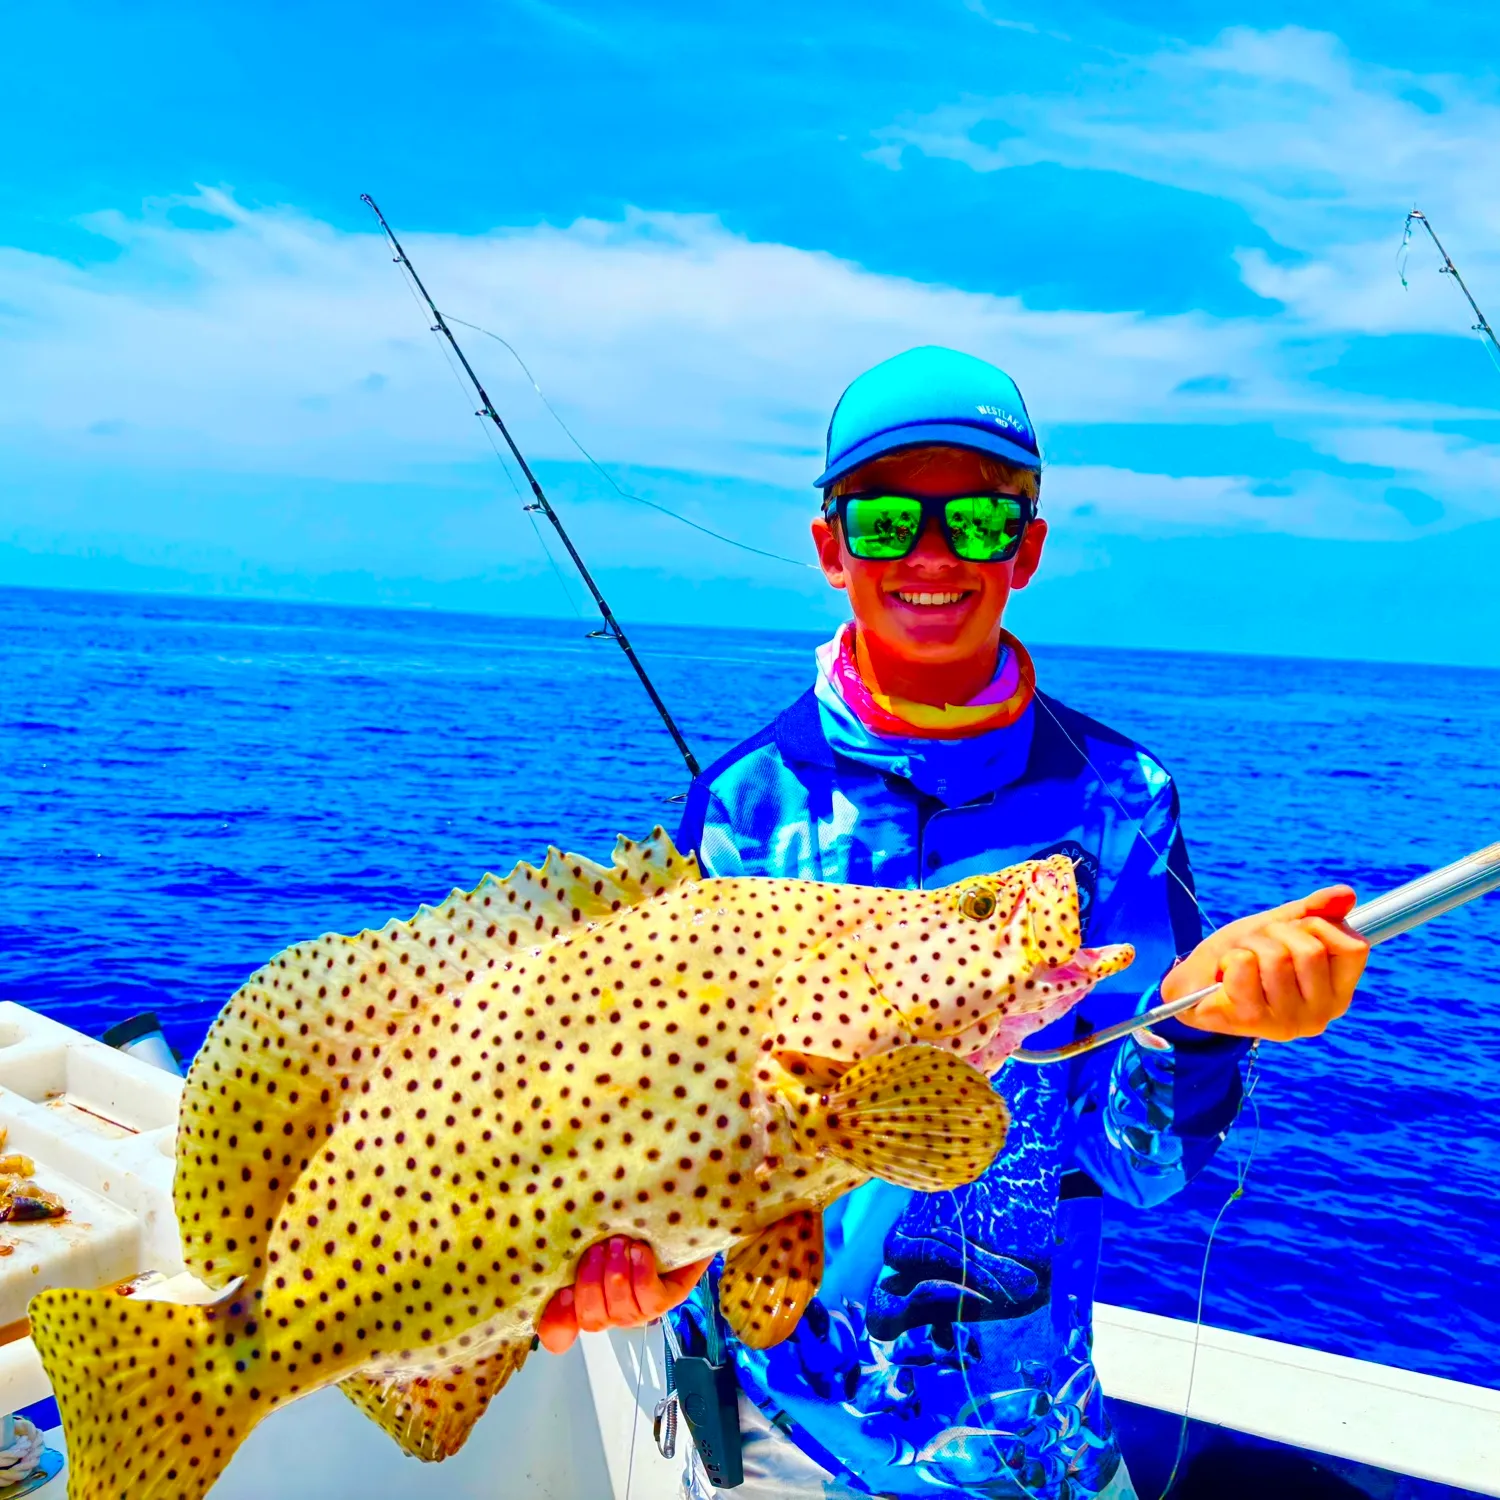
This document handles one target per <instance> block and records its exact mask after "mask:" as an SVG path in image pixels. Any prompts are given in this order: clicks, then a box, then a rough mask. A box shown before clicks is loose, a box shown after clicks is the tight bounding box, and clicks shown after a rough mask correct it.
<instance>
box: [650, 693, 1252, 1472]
mask: <svg viewBox="0 0 1500 1500" xmlns="http://www.w3.org/2000/svg"><path fill="white" fill-rule="evenodd" d="M678 842H679V847H680V848H682V849H684V850H686V849H694V850H696V851H697V854H698V857H699V860H700V861H701V863H702V866H703V868H704V870H705V872H706V873H708V874H711V875H722V876H730V875H769V876H787V877H794V878H797V879H803V880H827V881H840V882H850V883H854V884H861V885H884V886H894V887H906V888H911V887H924V886H926V887H935V886H943V885H948V884H950V883H952V882H953V881H956V880H961V879H963V878H965V877H967V876H971V875H975V874H979V873H981V872H986V871H995V870H999V869H1001V868H1003V867H1004V866H1006V865H1010V864H1014V863H1016V862H1017V861H1020V860H1025V859H1032V858H1037V857H1040V856H1043V855H1047V854H1054V853H1063V854H1066V855H1068V856H1070V857H1071V858H1072V859H1073V860H1074V861H1075V862H1076V866H1077V870H1078V883H1079V902H1080V908H1081V915H1082V918H1083V931H1084V941H1085V943H1086V944H1088V945H1090V946H1100V945H1103V944H1106V943H1117V942H1130V943H1133V944H1134V945H1135V948H1136V952H1137V957H1136V961H1135V964H1134V966H1133V967H1132V968H1130V969H1128V970H1126V971H1125V972H1124V973H1123V974H1119V975H1114V976H1112V977H1110V978H1109V979H1106V980H1104V981H1103V982H1102V983H1101V984H1100V985H1099V986H1098V987H1097V988H1096V989H1095V990H1094V991H1093V992H1092V993H1091V994H1090V995H1089V996H1088V997H1087V998H1086V999H1085V1000H1084V1001H1083V1002H1081V1003H1080V1004H1079V1005H1078V1006H1076V1007H1075V1008H1074V1009H1073V1010H1072V1011H1070V1012H1069V1013H1068V1014H1067V1015H1066V1016H1064V1017H1062V1018H1061V1019H1059V1020H1058V1021H1056V1022H1054V1023H1053V1024H1052V1025H1051V1026H1049V1027H1047V1028H1046V1029H1045V1030H1043V1031H1040V1032H1038V1033H1036V1034H1035V1036H1034V1037H1033V1038H1032V1039H1031V1041H1030V1045H1031V1046H1035V1047H1045V1046H1057V1045H1060V1044H1061V1043H1064V1042H1067V1041H1070V1040H1072V1039H1073V1038H1074V1037H1075V1036H1078V1035H1081V1034H1083V1033H1085V1032H1087V1031H1091V1030H1094V1029H1096V1028H1098V1027H1100V1026H1104V1025H1108V1024H1109V1023H1111V1022H1114V1021H1118V1020H1121V1019H1123V1018H1124V1017H1126V1016H1130V1015H1135V1014H1137V1013H1138V1012H1139V1011H1140V1010H1141V1009H1142V1008H1144V1006H1145V1005H1146V1004H1147V1003H1149V1002H1150V1001H1151V1000H1152V999H1154V998H1155V989H1156V984H1157V982H1158V981H1159V980H1160V979H1161V977H1162V976H1163V975H1164V974H1165V973H1166V972H1167V970H1168V969H1169V968H1170V967H1171V966H1172V964H1173V962H1174V960H1175V959H1177V958H1178V957H1180V956H1182V955H1184V954H1186V953H1188V952H1190V951H1191V950H1192V949H1193V948H1194V947H1195V946H1196V945H1197V943H1198V941H1199V938H1200V936H1201V926H1200V921H1199V914H1198V909H1197V906H1196V903H1195V901H1194V899H1193V894H1192V875H1191V872H1190V871H1189V868H1188V860H1187V853H1186V850H1185V847H1184V844H1183V839H1182V834H1181V831H1180V829H1179V827H1178V804H1177V792H1176V789H1175V787H1174V786H1173V784H1172V780H1171V778H1170V776H1168V774H1167V773H1166V771H1165V770H1163V769H1162V767H1161V765H1160V764H1159V763H1158V762H1157V761H1156V760H1155V759H1154V758H1153V757H1152V756H1150V755H1148V754H1147V753H1146V752H1145V751H1144V750H1142V749H1141V748H1140V747H1139V746H1138V745H1135V744H1133V743H1132V742H1131V741H1130V740H1128V739H1126V738H1124V737H1123V736H1121V735H1118V734H1115V733H1114V732H1113V731H1111V730H1109V729H1106V728H1105V727H1104V726H1103V725H1101V724H1098V723H1095V722H1094V721H1093V720H1091V719H1088V718H1085V717H1084V716H1083V715H1082V714H1078V713H1075V712H1073V711H1072V710H1071V709H1068V708H1066V707H1064V706H1063V705H1062V704H1060V703H1057V702H1055V701H1054V700H1052V699H1050V698H1047V697H1044V696H1043V695H1042V694H1040V693H1038V694H1037V695H1036V698H1035V699H1034V700H1033V703H1032V705H1031V706H1030V707H1029V708H1028V709H1027V710H1026V712H1025V713H1024V714H1023V715H1022V717H1021V718H1020V719H1019V720H1018V721H1017V722H1016V723H1014V724H1013V725H1011V726H1009V727H1008V728H1005V729H998V730H992V731H989V732H987V733H985V734H980V735H975V736H972V737H969V738H965V739H954V740H923V739H910V740H907V739H890V738H885V737H883V736H879V735H876V734H874V733H873V732H872V731H870V730H869V729H867V728H865V726H864V725H863V724H862V723H861V722H860V721H859V720H858V719H857V718H855V717H854V715H853V714H851V713H850V712H849V710H848V709H847V708H846V707H845V706H844V705H843V703H842V700H840V699H839V698H838V696H837V694H836V693H835V692H834V691H833V690H832V689H831V687H830V686H829V685H828V683H827V682H826V681H822V680H820V683H819V685H818V687H817V688H815V689H813V690H810V691H809V692H807V693H806V694H804V695H803V696H802V697H801V698H800V699H798V700H797V702H796V703H794V704H793V705H792V706H791V707H790V708H789V709H787V710H786V711H785V712H784V713H782V714H781V715H780V716H779V717H778V718H777V719H776V720H775V721H774V722H773V723H772V724H770V725H769V726H767V728H766V729H764V730H763V731H762V732H761V733H759V734H757V735H755V736H754V737H753V738H752V739H749V740H747V741H746V742H745V743H744V744H742V745H740V746H739V747H738V748H736V749H735V750H732V751H731V752H730V753H729V754H728V755H726V756H724V757H723V759H721V760H719V761H718V762H717V763H715V764H714V765H712V766H710V767H709V768H708V769H707V770H706V771H705V772H704V773H703V774H702V775H701V776H700V777H699V778H698V779H697V780H696V781H695V782H694V783H693V787H692V790H691V791H690V793H689V795H688V800H687V805H686V809H685V813H684V817H683V822H682V828H681V831H680V834H679V840H678ZM1157 1035H1158V1036H1160V1037H1161V1038H1162V1039H1163V1040H1165V1041H1167V1042H1169V1043H1170V1047H1169V1049H1168V1050H1164V1051H1154V1050H1151V1049H1148V1048H1145V1047H1142V1046H1140V1045H1139V1044H1138V1043H1137V1042H1135V1041H1134V1039H1130V1040H1127V1041H1125V1042H1123V1043H1122V1044H1119V1045H1117V1046H1114V1047H1110V1048H1104V1049H1101V1050H1100V1051H1098V1052H1094V1053H1090V1054H1087V1055H1086V1056H1084V1057H1081V1058H1078V1059H1075V1060H1073V1061H1071V1062H1068V1063H1059V1064H1053V1065H1050V1066H1045V1067H1036V1066H1032V1065H1028V1064H1023V1063H1014V1062H1012V1063H1007V1064H1006V1065H1005V1066H1004V1067H1003V1068H1002V1069H1001V1071H1000V1072H999V1074H998V1075H997V1077H996V1079H995V1088H996V1089H997V1090H998V1091H999V1093H1000V1094H1002V1095H1003V1096H1004V1098H1005V1100H1006V1103H1007V1104H1008V1106H1009V1109H1010V1114H1011V1126H1010V1133H1009V1136H1008V1139H1007V1141H1006V1145H1005V1149H1004V1150H1003V1151H1002V1152H1001V1154H1000V1156H999V1157H998V1158H997V1160H996V1161H995V1163H994V1164H993V1166H992V1167H991V1168H990V1169H989V1171H988V1172H986V1173H985V1175H984V1176H983V1177H981V1178H980V1179H979V1180H978V1181H977V1182H974V1183H971V1184H970V1185H969V1186H967V1187H963V1188H959V1189H957V1190H955V1191H952V1192H939V1193H921V1192H915V1191H913V1190H911V1189H908V1188H900V1187H894V1186H892V1185H891V1184H889V1183H885V1182H880V1181H872V1182H869V1183H867V1184H865V1185H864V1186H863V1187H860V1188H858V1189H856V1190H855V1191H854V1192H852V1193H849V1194H847V1195H846V1196H845V1197H843V1198H841V1199H839V1200H838V1201H837V1202H835V1203H834V1204H832V1205H831V1206H830V1207H829V1208H828V1209H827V1210H826V1211H825V1213H824V1216H823V1223H824V1235H825V1241H826V1263H825V1269H824V1274H823V1280H822V1284H821V1286H820V1288H819V1290H818V1294H817V1296H816V1297H815V1298H814V1299H813V1301H812V1302H811V1303H810V1304H809V1306H808V1309H807V1311H806V1313H805V1314H804V1316H803V1318H802V1321H801V1323H800V1324H799V1325H798V1327H797V1329H796V1331H795V1332H794V1333H793V1334H792V1336H791V1337H790V1338H788V1339H787V1340H786V1341H785V1342H784V1343H782V1344H779V1345H778V1346H777V1347H775V1348H774V1349H769V1350H753V1349H747V1348H745V1347H744V1346H743V1345H740V1344H738V1342H737V1341H734V1340H733V1339H732V1337H731V1339H730V1346H731V1348H732V1349H733V1354H734V1359H735V1363H736V1366H737V1372H738V1376H739V1380H740V1385H741V1388H742V1389H743V1390H744V1392H745V1393H746V1394H747V1395H748V1396H749V1397H750V1399H752V1400H753V1401H754V1402H755V1403H756V1405H757V1406H758V1407H759V1408H760V1409H761V1410H762V1411H763V1412H764V1413H765V1414H766V1416H767V1417H768V1418H769V1419H770V1420H771V1421H772V1422H773V1424H774V1425H775V1426H776V1427H777V1428H779V1429H780V1431H781V1432H783V1433H784V1434H785V1435H786V1436H787V1438H788V1439H789V1440H790V1441H792V1442H794V1443H795V1444H796V1445H797V1446H798V1447H799V1448H801V1449H802V1450H803V1451H804V1452H805V1453H806V1454H807V1455H808V1456H809V1457H810V1458H812V1459H814V1460H815V1461H816V1462H817V1463H819V1464H821V1465H822V1466H823V1467H824V1468H826V1469H827V1470H828V1471H829V1472H830V1473H831V1474H833V1475H835V1476H838V1477H839V1478H841V1479H842V1480H843V1481H844V1482H845V1483H847V1484H848V1485H850V1486H851V1487H853V1488H855V1489H859V1490H866V1491H868V1492H870V1493H871V1494H875V1495H883V1496H899V1497H908V1496H910V1497H934V1496H940V1495H956V1494H962V1495H970V1496H984V1497H989V1500H1023V1497H1024V1500H1086V1497H1090V1496H1093V1495H1095V1494H1097V1493H1098V1491H1099V1490H1101V1489H1102V1488H1103V1487H1104V1486H1105V1485H1106V1484H1107V1483H1108V1482H1109V1480H1110V1478H1111V1477H1112V1476H1113V1474H1114V1473H1115V1471H1116V1469H1117V1468H1118V1466H1119V1464H1120V1455H1119V1450H1118V1447H1117V1446H1116V1443H1115V1439H1114V1436H1113V1434H1112V1431H1111V1428H1110V1424H1109V1421H1108V1418H1107V1416H1106V1414H1105V1411H1104V1404H1103V1399H1102V1395H1101V1392H1100V1389H1099V1382H1098V1379H1097V1377H1096V1376H1095V1373H1094V1368H1093V1362H1092V1353H1091V1350H1092V1308H1093V1298H1094V1283H1095V1279H1096V1275H1097V1270H1098V1262H1099V1243H1100V1234H1101V1221H1102V1207H1103V1205H1102V1202H1101V1198H1102V1195H1103V1194H1105V1193H1108V1194H1111V1195H1113V1196H1115V1197H1118V1198H1123V1199H1125V1200H1126V1201H1127V1202H1130V1203H1133V1204H1143V1205H1149V1204H1153V1203H1158V1202H1160V1201H1162V1200H1163V1199H1165V1198H1168V1197H1170V1196H1171V1195H1172V1194H1173V1193H1175V1192H1177V1191H1178V1190H1179V1189H1180V1188H1181V1187H1182V1186H1183V1185H1184V1184H1185V1183H1186V1182H1187V1181H1188V1179H1189V1178H1190V1177H1192V1176H1193V1174H1194V1173H1195V1172H1197V1171H1198V1170H1199V1169H1200V1168H1201V1167H1202V1166H1203V1165H1204V1163H1205V1162H1207V1160H1208V1159H1209V1157H1210V1156H1211V1155H1212V1154H1213V1152H1214V1151H1215V1150H1216V1149H1217V1148H1218V1146H1219V1143H1220V1142H1221V1141H1222V1140H1223V1138H1224V1135H1225V1134H1226V1133H1227V1131H1228V1128H1229V1126H1230V1124H1231V1123H1232V1121H1233V1120H1234V1117H1235V1114H1236V1113H1237V1111H1238V1108H1239V1103H1240V1092H1241V1080H1240V1070H1239V1064H1240V1059H1241V1058H1242V1057H1243V1055H1244V1054H1245V1052H1246V1050H1247V1047H1248V1044H1246V1043H1243V1042H1240V1041H1238V1040H1233V1039H1228V1038H1221V1037H1215V1036H1211V1035H1209V1034H1206V1033H1203V1032H1199V1031H1194V1030H1192V1029H1191V1028H1189V1027H1186V1026H1183V1025H1181V1024H1179V1023H1177V1022H1175V1021H1173V1022H1167V1023H1165V1024H1164V1025H1162V1026H1160V1027H1158V1028H1157ZM712 1282H713V1278H712V1276H711V1277H710V1278H709V1279H708V1281H707V1282H706V1283H705V1285H706V1286H707V1287H708V1288H709V1294H710V1295H712ZM706 1316H707V1315H706V1313H705V1310H704V1303H703V1302H701V1301H700V1300H699V1299H698V1298H697V1297H695V1298H694V1299H693V1300H691V1301H690V1302H688V1303H686V1304H684V1306H683V1308H681V1309H680V1310H679V1311H678V1313H677V1314H675V1315H674V1324H675V1326H676V1328H677V1331H678V1333H679V1336H680V1337H681V1338H683V1340H684V1342H685V1343H686V1344H688V1345H689V1346H690V1347H693V1348H698V1349H701V1348H702V1343H703V1338H704V1328H703V1321H704V1319H705V1317H706Z"/></svg>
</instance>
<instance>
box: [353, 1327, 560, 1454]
mask: <svg viewBox="0 0 1500 1500" xmlns="http://www.w3.org/2000/svg"><path fill="white" fill-rule="evenodd" d="M530 1352H531V1340H530V1339H529V1338H526V1339H516V1340H514V1341H512V1342H510V1343H506V1344H502V1345H500V1347H499V1348H498V1349H495V1350H493V1352H491V1353H489V1354H484V1355H480V1356H479V1357H478V1358H476V1359H472V1360H469V1361H466V1362H464V1363H462V1364H459V1363H455V1364H453V1365H452V1366H450V1367H449V1368H448V1369H446V1370H439V1371H432V1372H428V1373H425V1374H421V1375H396V1374H391V1375H351V1376H349V1377H348V1378H347V1379H345V1380H341V1381H340V1382H339V1389H340V1390H341V1391H342V1392H343V1393H344V1394H345V1395H346V1396H347V1397H348V1398H349V1399H350V1400H351V1401H352V1402H353V1403H354V1404H355V1405H356V1406H357V1407H359V1408H360V1410H361V1411H363V1412H364V1413H365V1414H366V1416H368V1417H369V1418H370V1420H371V1421H373V1422H375V1423H376V1424H377V1425H378V1426H380V1427H382V1428H384V1429H385V1431H386V1432H388V1433H389V1434H390V1435H391V1436H392V1437H393V1438H394V1439H395V1440H396V1442H397V1443H399V1444H400V1445H401V1447H402V1449H403V1450H404V1451H405V1452H407V1453H409V1454H410V1455H411V1456H412V1457H413V1458H420V1459H421V1460H422V1461H423V1462H424V1463H439V1462H441V1461H442V1460H443V1459H445V1458H451V1457H452V1456H453V1455H454V1454H455V1453H457V1452H458V1450H459V1449H460V1448H462V1447H463V1445H464V1443H465V1442H466V1441H467V1439H468V1436H469V1433H470V1432H471V1431H473V1428H474V1424H475V1423H476V1422H477V1421H478V1420H479V1419H480V1417H482V1416H483V1415H484V1412H485V1408H486V1407H487V1406H488V1405H489V1404H490V1399H491V1397H493V1396H494V1394H495V1392H496V1391H498V1390H499V1389H500V1388H501V1386H503V1385H504V1384H505V1382H506V1381H507V1380H509V1379H510V1377H511V1376H512V1375H514V1374H515V1373H516V1371H517V1370H519V1369H520V1368H521V1366H522V1365H523V1364H525V1362H526V1356H527V1355H528V1354H529V1353H530Z"/></svg>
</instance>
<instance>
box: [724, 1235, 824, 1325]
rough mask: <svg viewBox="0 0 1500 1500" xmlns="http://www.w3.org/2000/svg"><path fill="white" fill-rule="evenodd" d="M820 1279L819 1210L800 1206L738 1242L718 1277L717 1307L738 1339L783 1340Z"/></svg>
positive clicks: (796, 1320) (821, 1251) (821, 1275)
mask: <svg viewBox="0 0 1500 1500" xmlns="http://www.w3.org/2000/svg"><path fill="white" fill-rule="evenodd" d="M822 1279H823V1215H822V1214H821V1213H820V1212H818V1211H816V1210H814V1209H801V1210H799V1211H798V1212H796V1213H792V1214H788V1215H787V1216H786V1217H785V1218H784V1219H778V1220H777V1221H776V1222H775V1223H774V1224H771V1225H769V1226H768V1227H767V1228H765V1229H762V1230H761V1232H760V1233H759V1234H758V1235H756V1236H755V1238H754V1239H753V1240H747V1241H745V1243H744V1244H742V1245H737V1246H736V1247H735V1248H734V1249H733V1250H731V1251H730V1252H729V1255H728V1257H727V1258H726V1260H725V1262H724V1274H723V1275H722V1276H721V1277H720V1279H719V1309H720V1311H721V1312H722V1313H723V1314H724V1320H725V1322H727V1323H728V1324H729V1326H730V1327H731V1328H732V1329H733V1330H734V1333H735V1336H736V1337H737V1338H738V1339H739V1340H740V1342H741V1343H742V1344H746V1345H748V1346H749V1347H750V1348H751V1349H769V1348H771V1347H772V1346H773V1345H775V1344H779V1343H780V1342H781V1341H782V1340H783V1339H785V1338H786V1337H787V1336H788V1335H789V1334H790V1333H791V1332H792V1330H793V1329H794V1328H795V1327H796V1326H797V1324H798V1322H799V1321H801V1318H802V1314H803V1311H804V1310H805V1309H806V1307H807V1304H808V1303H809V1302H810V1301H811V1300H812V1298H813V1294H814V1293H815V1292H816V1291H817V1290H818V1283H819V1282H820V1281H822Z"/></svg>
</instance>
